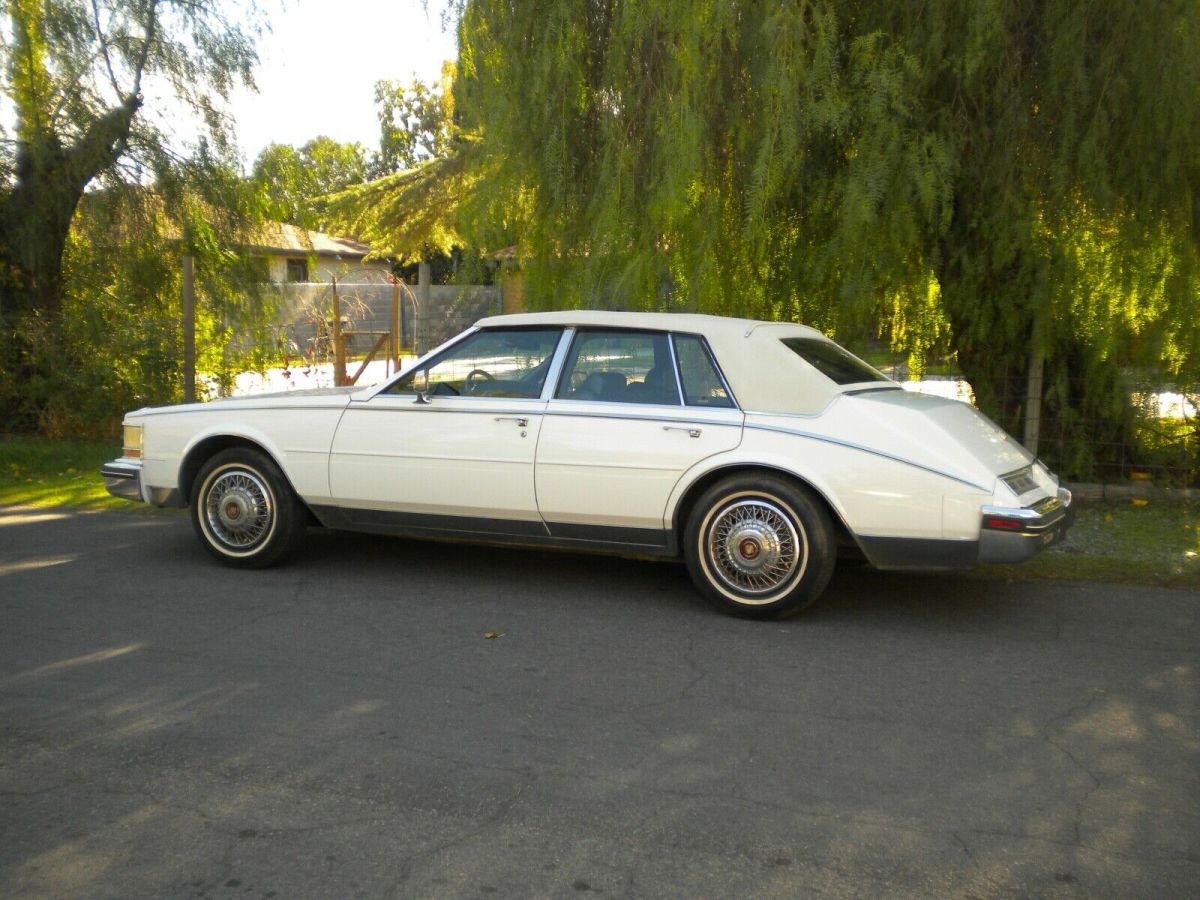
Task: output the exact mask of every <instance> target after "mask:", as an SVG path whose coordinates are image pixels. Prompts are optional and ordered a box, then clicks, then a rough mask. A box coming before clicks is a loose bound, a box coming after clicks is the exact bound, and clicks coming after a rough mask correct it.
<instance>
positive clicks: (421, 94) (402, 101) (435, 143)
mask: <svg viewBox="0 0 1200 900" xmlns="http://www.w3.org/2000/svg"><path fill="white" fill-rule="evenodd" d="M453 82H454V64H453V63H445V64H444V65H443V66H442V77H441V81H440V82H439V83H438V84H436V85H428V84H426V83H425V82H423V81H421V80H420V79H414V80H413V82H412V83H411V84H409V85H407V86H405V85H402V84H400V83H399V82H395V81H379V82H376V84H375V106H376V108H377V110H378V113H379V155H378V156H377V157H376V158H375V159H374V160H373V161H372V164H371V176H372V177H373V178H378V177H382V176H384V175H391V174H394V173H396V172H403V171H405V170H407V169H413V168H416V167H417V166H419V165H421V164H422V163H426V162H429V161H430V160H432V159H439V158H441V157H444V156H446V155H447V154H448V153H449V152H450V146H451V143H452V142H453V131H454V94H453V92H452V91H451V87H450V86H451V85H452V84H453ZM326 193H331V192H329V191H327V192H326Z"/></svg>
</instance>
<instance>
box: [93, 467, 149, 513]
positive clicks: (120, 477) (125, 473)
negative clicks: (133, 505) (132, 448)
mask: <svg viewBox="0 0 1200 900" xmlns="http://www.w3.org/2000/svg"><path fill="white" fill-rule="evenodd" d="M100 477H101V478H103V479H104V486H105V488H107V489H108V492H109V493H110V494H112V495H113V496H114V497H120V498H121V499H122V500H136V501H139V502H144V501H145V499H146V498H145V497H143V496H142V462H141V460H137V459H130V458H128V457H122V458H121V459H114V460H113V461H112V462H106V463H105V464H104V465H102V466H101V467H100Z"/></svg>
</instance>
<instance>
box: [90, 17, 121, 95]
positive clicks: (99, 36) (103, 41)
mask: <svg viewBox="0 0 1200 900" xmlns="http://www.w3.org/2000/svg"><path fill="white" fill-rule="evenodd" d="M92 22H93V24H95V26H96V41H97V43H99V45H100V51H101V53H103V55H104V68H105V69H106V70H107V71H108V83H109V84H111V85H112V88H113V91H115V92H116V94H117V96H118V97H119V96H121V87H120V85H118V84H117V73H116V72H114V71H113V65H112V58H111V57H110V56H109V55H108V38H107V36H106V35H105V34H104V29H103V28H102V27H101V25H100V4H99V3H98V2H97V0H92Z"/></svg>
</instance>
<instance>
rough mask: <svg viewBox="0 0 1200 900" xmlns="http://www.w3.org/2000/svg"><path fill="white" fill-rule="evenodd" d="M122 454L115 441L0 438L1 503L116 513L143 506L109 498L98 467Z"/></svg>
mask: <svg viewBox="0 0 1200 900" xmlns="http://www.w3.org/2000/svg"><path fill="white" fill-rule="evenodd" d="M120 455H121V448H120V444H119V442H116V441H64V440H48V439H45V438H33V437H22V436H13V435H0V503H11V504H19V505H23V506H72V507H77V508H83V509H119V508H122V507H125V508H131V507H137V506H142V504H131V503H129V502H128V501H124V500H118V499H117V498H115V497H110V496H109V494H108V492H107V491H106V490H105V489H104V480H103V479H102V478H101V477H100V466H101V464H102V463H105V462H108V461H109V460H110V459H115V458H116V457H118V456H120Z"/></svg>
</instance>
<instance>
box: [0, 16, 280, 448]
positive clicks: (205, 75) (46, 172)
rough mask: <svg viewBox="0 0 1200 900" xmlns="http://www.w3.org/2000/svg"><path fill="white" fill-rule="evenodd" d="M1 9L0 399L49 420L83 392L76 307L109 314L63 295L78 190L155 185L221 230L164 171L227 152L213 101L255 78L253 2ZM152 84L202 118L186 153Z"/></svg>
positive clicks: (17, 415) (171, 203)
mask: <svg viewBox="0 0 1200 900" xmlns="http://www.w3.org/2000/svg"><path fill="white" fill-rule="evenodd" d="M0 13H2V20H0V21H2V22H3V25H2V26H0V28H2V29H3V30H0V40H3V43H4V50H5V60H6V65H5V67H4V70H3V75H2V79H3V80H2V81H0V89H2V90H3V93H4V97H5V99H6V100H7V101H8V103H9V104H11V109H12V111H13V114H14V120H15V130H14V135H13V137H14V138H15V140H14V141H12V142H4V143H3V144H2V145H0V172H3V173H4V175H5V180H4V182H3V183H2V184H0V412H2V413H3V415H4V418H5V423H6V427H8V428H33V427H43V428H51V429H54V428H57V427H58V425H57V424H56V423H57V422H59V421H60V420H61V419H62V414H61V410H63V409H69V408H71V407H72V404H80V405H84V406H86V405H87V403H88V402H90V400H91V395H90V394H89V391H88V388H89V384H88V383H87V381H86V380H85V379H80V383H79V384H78V385H76V387H77V391H76V393H75V394H71V393H69V389H70V387H71V386H72V384H71V379H72V378H73V377H76V376H77V375H78V371H79V370H77V369H76V368H75V366H76V364H78V365H81V366H84V365H85V364H86V363H87V361H88V360H89V359H90V358H91V356H90V355H89V353H88V352H87V345H72V344H71V341H72V340H76V339H78V337H79V335H78V334H77V330H78V328H79V327H80V325H79V319H80V318H82V319H84V320H87V321H92V322H100V321H105V316H104V315H103V313H96V314H95V315H93V312H94V311H92V310H90V309H79V308H77V307H73V306H71V304H72V303H73V302H75V300H77V298H78V297H79V296H81V295H80V294H79V293H78V291H75V290H74V289H73V288H70V287H68V281H69V280H70V279H71V278H72V277H73V276H72V275H71V273H65V274H64V268H63V261H64V258H66V257H68V256H69V255H70V254H72V253H74V252H75V251H74V250H73V249H71V248H70V247H69V243H70V242H71V240H72V238H71V229H72V225H73V222H74V221H75V217H76V212H77V210H78V208H79V206H80V203H81V201H82V200H83V198H84V195H85V192H87V191H93V192H95V193H102V192H116V193H121V192H123V191H127V190H130V188H129V186H130V185H145V184H155V185H156V186H157V188H156V189H157V190H158V191H159V201H160V202H161V204H162V205H163V208H164V210H165V211H166V212H168V213H169V215H170V216H172V217H173V218H174V220H175V221H177V222H179V223H186V222H188V221H189V220H194V221H195V223H196V224H197V226H198V227H197V229H196V231H195V234H196V236H197V240H203V239H204V236H205V234H206V233H208V232H212V233H220V232H219V231H215V230H214V227H213V226H211V225H210V224H208V219H207V217H206V216H205V215H202V214H200V211H199V210H198V209H197V208H196V207H195V205H194V204H193V203H192V202H191V201H190V200H189V199H188V198H189V197H191V196H193V194H194V193H195V192H194V191H190V190H183V191H182V192H173V189H172V184H173V183H174V182H178V183H180V184H183V183H186V182H187V181H188V177H181V176H180V175H179V170H180V169H181V168H183V167H187V165H188V164H186V162H185V161H186V160H187V159H188V158H189V157H194V161H195V165H196V166H199V167H200V168H201V169H205V168H208V169H211V168H212V167H211V165H210V162H211V161H212V160H218V159H223V158H226V157H227V156H228V155H229V152H230V150H231V139H230V132H229V128H228V125H227V123H226V122H225V120H224V118H223V116H222V114H221V112H220V109H219V106H218V102H219V100H220V98H222V97H227V96H228V95H229V93H230V91H231V89H232V88H233V87H234V85H235V84H236V83H239V82H240V83H245V84H250V83H251V77H250V71H251V67H252V66H253V64H254V62H255V60H256V57H255V52H254V37H255V29H254V26H253V24H252V23H253V21H254V16H255V8H254V6H253V5H251V6H250V7H249V8H248V9H246V10H243V11H241V12H239V15H238V17H237V19H236V20H235V19H232V18H230V17H229V15H228V14H227V10H226V9H225V8H224V7H223V6H222V4H220V3H219V2H217V0H133V2H127V0H119V2H118V0H6V2H4V4H3V7H2V10H0ZM245 23H251V24H245ZM149 84H153V85H154V87H155V90H156V92H159V93H161V92H162V91H171V92H173V93H174V95H175V99H176V101H177V102H178V103H180V104H182V105H183V106H184V107H186V108H190V109H191V110H192V111H193V112H194V113H195V116H196V118H197V120H198V121H199V122H200V123H201V124H202V125H203V128H204V131H203V133H204V134H205V137H204V139H203V140H202V141H201V142H200V145H199V146H198V147H197V148H194V152H193V151H192V150H181V149H180V148H179V147H172V146H170V145H169V143H168V141H167V139H166V137H165V135H164V129H165V128H166V118H167V117H166V116H164V115H163V111H162V110H156V109H152V108H150V109H147V108H144V107H145V106H146V98H145V96H144V92H143V88H144V86H145V85H149ZM193 168H194V167H193ZM189 177H190V176H189ZM210 193H211V192H210ZM200 226H203V227H200ZM135 249H136V248H135ZM147 265H149V264H148V263H147ZM148 273H149V270H148V269H147V270H146V271H143V272H142V273H141V274H142V275H143V276H144V277H147V278H149V277H150V275H149V274H148ZM122 302H126V301H122ZM91 337H97V335H94V334H93V335H91Z"/></svg>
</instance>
